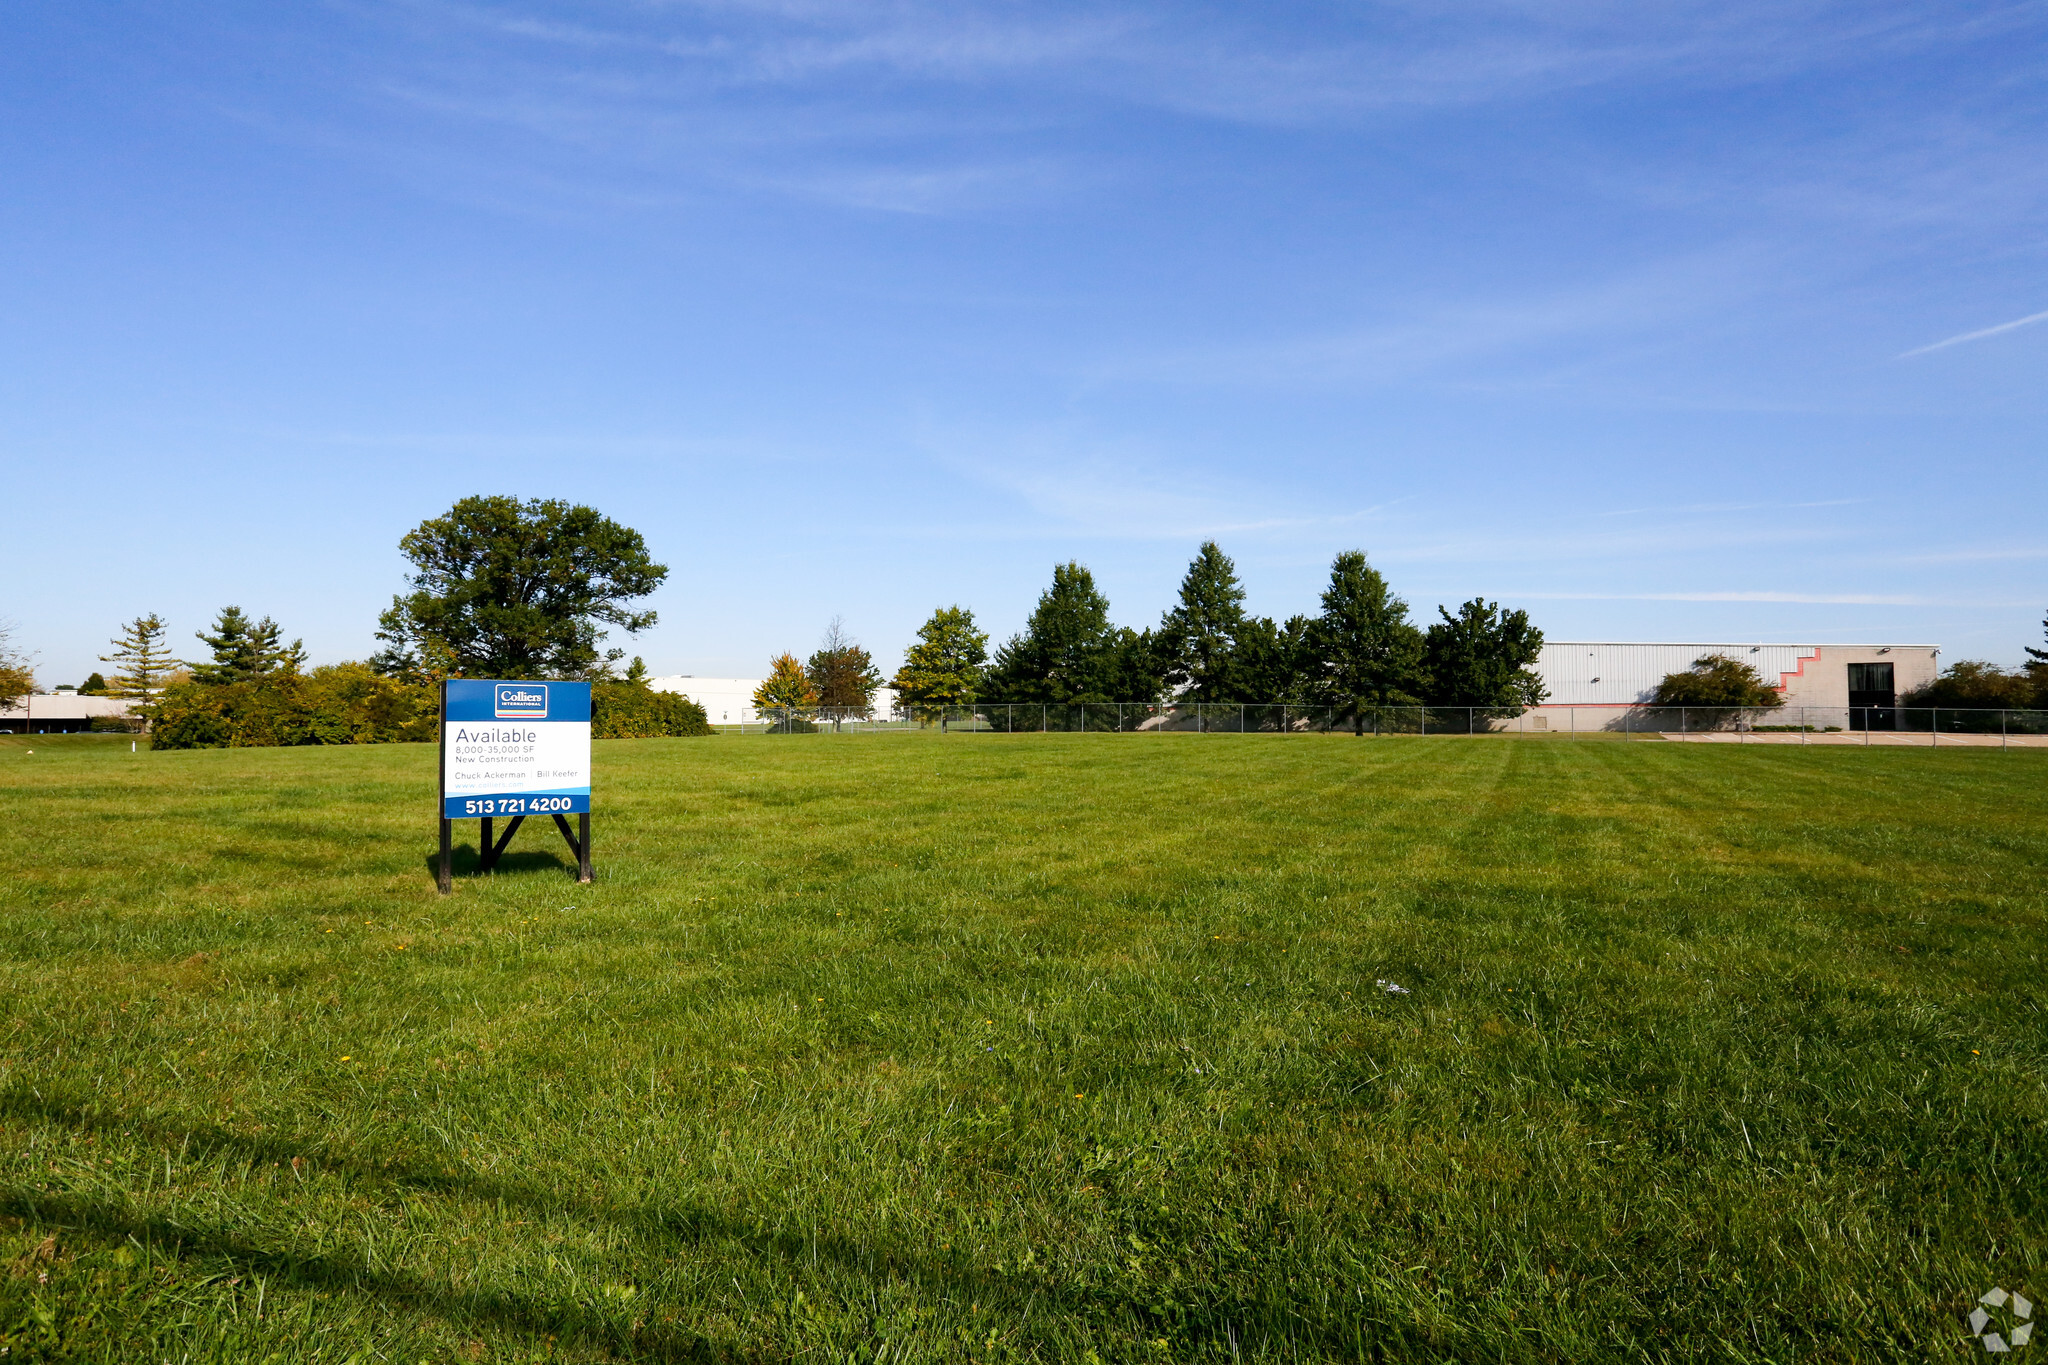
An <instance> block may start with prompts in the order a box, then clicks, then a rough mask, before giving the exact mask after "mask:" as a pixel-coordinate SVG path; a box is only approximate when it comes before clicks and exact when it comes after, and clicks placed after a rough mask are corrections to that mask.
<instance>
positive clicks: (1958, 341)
mask: <svg viewBox="0 0 2048 1365" xmlns="http://www.w3.org/2000/svg"><path fill="white" fill-rule="evenodd" d="M2037 322H2048V313H2029V314H2028V315H2027V316H2026V317H2023V318H2014V319H2013V320H2012V321H2011V322H2001V323H1999V324H1998V325H1997V326H1996V327H1984V328H1980V329H1978V330H1977V331H1974V332H1964V333H1963V334H1962V335H1961V336H1953V337H1949V338H1947V339H1946V340H1944V341H1937V342H1935V343H1934V344H1933V345H1931V346H1918V347H1915V348H1914V349H1913V350H1910V351H1906V352H1903V353H1901V354H1900V356H1899V359H1901V360H1905V359H1907V358H1908V357H1910V356H1916V355H1926V354H1927V353H1928V352H1929V351H1940V350H1946V349H1947V348H1948V347H1950V346H1961V345H1962V344H1963V343H1964V342H1968V341H1982V340H1983V339H1984V338H1986V337H1995V336H1999V335H2002V334H2003V333H2006V332H2017V331H2018V330H2019V329H2020V328H2022V327H2031V326H2033V325H2034V324H2035V323H2037Z"/></svg>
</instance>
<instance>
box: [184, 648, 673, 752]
mask: <svg viewBox="0 0 2048 1365" xmlns="http://www.w3.org/2000/svg"><path fill="white" fill-rule="evenodd" d="M150 711H151V722H152V723H151V727H150V736H151V739H150V742H151V747H153V748H157V749H226V748H261V747H268V746H275V745H297V744H402V743H408V742H411V743H420V742H431V741H433V740H434V739H435V738H436V736H435V730H436V727H437V725H438V724H439V720H440V707H439V703H438V701H437V699H436V696H435V692H434V688H433V687H432V686H430V685H422V684H418V683H408V682H404V681H401V680H400V679H397V678H389V677H385V676H384V675H382V674H380V673H378V672H377V671H376V670H374V669H372V668H371V667H370V666H369V665H368V664H360V663H345V664H327V665H324V666H322V667H320V668H316V669H314V670H313V671H312V672H310V673H303V674H301V673H276V674H272V675H270V676H268V677H264V678H258V679H253V680H250V681H246V682H235V683H222V684H215V685H208V684H203V683H184V684H181V685H179V686H177V687H173V688H170V689H169V690H167V691H166V692H164V694H163V695H162V696H160V697H159V698H158V699H157V700H156V702H155V703H154V704H153V705H152V706H151V708H150ZM590 732H591V734H592V735H593V736H594V737H596V738H598V739H652V738H657V737H661V736H667V735H708V734H710V733H711V725H710V722H709V721H708V720H707V719H706V717H705V715H704V708H703V707H701V706H699V705H697V704H696V703H695V702H693V701H691V700H690V699H689V698H687V697H681V696H677V695H676V694H674V693H672V692H656V691H653V690H651V689H650V688H648V687H646V686H645V685H644V684H639V683H626V682H603V683H598V684H597V685H596V686H594V687H593V688H592V689H591V726H590Z"/></svg>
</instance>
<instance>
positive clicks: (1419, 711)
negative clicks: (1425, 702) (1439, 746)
mask: <svg viewBox="0 0 2048 1365" xmlns="http://www.w3.org/2000/svg"><path fill="white" fill-rule="evenodd" d="M1415 714H1416V715H1418V716H1420V717H1422V737H1423V738H1424V739H1427V738H1429V708H1428V707H1427V706H1418V707H1416V708H1415Z"/></svg>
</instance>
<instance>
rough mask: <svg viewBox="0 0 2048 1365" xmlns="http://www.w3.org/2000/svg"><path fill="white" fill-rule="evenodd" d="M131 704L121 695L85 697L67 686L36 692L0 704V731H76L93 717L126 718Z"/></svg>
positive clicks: (28, 732) (51, 733) (29, 732)
mask: <svg viewBox="0 0 2048 1365" xmlns="http://www.w3.org/2000/svg"><path fill="white" fill-rule="evenodd" d="M134 705H135V703H134V702H132V701H129V700H128V699H126V698H124V697H85V696H80V695H79V694H78V693H76V692H73V691H70V690H69V689H66V690H64V691H61V692H36V693H33V694H31V695H29V696H26V697H17V698H15V701H14V704H13V705H12V706H7V707H0V734H8V735H64V734H75V733H77V732H78V731H80V730H90V729H91V728H92V723H93V722H94V721H96V720H113V719H117V718H122V719H125V718H126V717H127V716H128V714H129V709H130V708H131V707H133V706H134Z"/></svg>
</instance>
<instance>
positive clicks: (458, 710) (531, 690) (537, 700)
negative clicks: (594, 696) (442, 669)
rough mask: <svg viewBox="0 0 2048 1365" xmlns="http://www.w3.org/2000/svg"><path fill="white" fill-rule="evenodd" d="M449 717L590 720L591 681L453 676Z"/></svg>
mask: <svg viewBox="0 0 2048 1365" xmlns="http://www.w3.org/2000/svg"><path fill="white" fill-rule="evenodd" d="M448 719H449V720H451V721H454V720H535V721H538V720H575V721H588V720H589V719H590V684H589V683H587V682H499V681H496V680H486V679H481V678H450V679H449V680H448Z"/></svg>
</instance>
